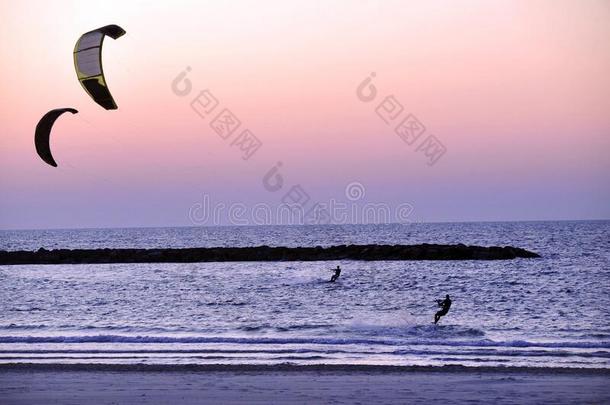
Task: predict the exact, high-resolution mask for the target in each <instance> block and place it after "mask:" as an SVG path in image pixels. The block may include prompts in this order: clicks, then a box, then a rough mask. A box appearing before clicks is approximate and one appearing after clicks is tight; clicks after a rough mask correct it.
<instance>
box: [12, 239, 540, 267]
mask: <svg viewBox="0 0 610 405" xmlns="http://www.w3.org/2000/svg"><path fill="white" fill-rule="evenodd" d="M539 257H540V255H538V254H537V253H534V252H530V251H528V250H525V249H522V248H517V247H513V246H504V247H500V246H490V247H484V246H466V245H463V244H457V245H436V244H427V243H424V244H419V245H338V246H329V247H321V246H316V247H270V246H254V247H212V248H181V249H170V248H168V249H109V248H106V249H55V250H46V249H44V248H40V249H38V250H37V251H24V250H17V251H5V250H0V265H18V264H93V263H100V264H101V263H196V262H267V261H329V260H365V261H382V260H511V259H516V258H539Z"/></svg>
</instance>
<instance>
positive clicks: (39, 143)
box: [34, 108, 78, 167]
mask: <svg viewBox="0 0 610 405" xmlns="http://www.w3.org/2000/svg"><path fill="white" fill-rule="evenodd" d="M65 112H71V113H72V114H76V113H77V112H78V111H76V110H75V109H74V108H57V109H55V110H51V111H49V112H48V113H46V114H45V115H44V116H43V117H42V118H41V119H40V121H38V125H36V133H35V134H34V145H35V146H36V152H38V156H40V158H41V159H42V160H44V161H45V162H46V163H48V164H50V165H51V166H53V167H57V163H56V162H55V159H53V155H52V154H51V147H50V145H49V136H50V135H51V128H53V124H54V123H55V120H56V119H57V118H58V117H59V116H60V115H62V114H63V113H65Z"/></svg>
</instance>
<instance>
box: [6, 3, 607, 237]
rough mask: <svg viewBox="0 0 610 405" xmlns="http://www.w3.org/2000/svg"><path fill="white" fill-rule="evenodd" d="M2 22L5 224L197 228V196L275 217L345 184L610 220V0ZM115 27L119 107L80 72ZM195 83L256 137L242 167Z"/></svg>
mask: <svg viewBox="0 0 610 405" xmlns="http://www.w3.org/2000/svg"><path fill="white" fill-rule="evenodd" d="M0 14H1V15H2V16H3V24H2V25H0V35H1V37H2V41H1V42H0V58H1V60H2V61H3V62H2V64H0V73H1V77H3V79H4V82H3V86H2V93H1V101H2V109H0V130H1V133H2V137H1V138H0V187H1V189H2V198H0V228H2V229H14V228H62V227H99V226H104V227H107V226H108V227H109V226H166V225H167V226H168V225H191V224H192V221H191V220H190V219H189V216H188V213H189V208H190V207H192V206H193V204H196V203H197V202H199V201H201V199H202V195H203V194H207V195H210V196H211V198H212V200H214V201H216V202H224V203H226V204H230V203H233V202H243V203H244V204H246V205H248V206H252V205H254V204H257V203H267V204H271V205H274V204H277V203H278V202H279V201H280V199H281V197H282V195H283V194H284V193H285V192H286V191H288V187H290V186H292V185H294V184H300V185H302V187H303V188H304V189H305V190H306V191H307V193H308V194H309V195H310V196H311V199H312V201H313V200H316V201H328V200H329V199H337V200H345V194H344V193H345V191H344V190H345V187H346V185H347V184H349V183H352V182H359V183H361V184H362V185H363V186H364V187H365V189H366V195H365V197H364V198H363V199H362V200H360V201H359V203H366V202H370V203H387V204H389V205H392V206H395V205H398V204H401V203H409V204H411V205H412V206H413V207H414V211H413V220H418V221H469V220H488V221H489V220H536V219H591V218H610V204H609V203H610V182H609V181H608V173H609V172H610V159H609V158H608V156H607V155H608V152H609V151H610V74H609V72H610V45H609V41H608V39H609V38H610V3H608V2H606V1H587V0H585V1H575V0H574V1H550V0H549V1H514V2H507V1H496V2H488V1H458V2H455V1H433V2H429V1H418V2H407V1H378V2H374V1H369V2H365V1H347V0H346V1H319V2H316V1H311V0H307V1H264V2H257V1H228V2H220V1H210V2H195V1H193V2H171V3H170V2H158V3H152V2H127V1H104V2H98V3H96V4H95V7H94V8H91V3H90V2H80V1H53V2H46V1H36V2H2V3H1V5H0ZM107 24H119V25H121V26H122V27H123V28H125V30H126V31H127V34H126V35H125V36H124V37H122V38H119V39H117V40H116V41H115V40H112V39H109V38H108V39H106V41H105V47H104V55H103V57H104V70H105V73H106V78H107V80H108V83H109V86H110V89H111V91H112V93H113V95H114V98H115V100H116V102H117V104H118V106H119V109H118V110H116V111H105V110H103V109H102V108H101V107H99V106H98V105H97V104H95V103H93V102H92V101H91V100H90V99H89V98H88V96H87V95H86V94H85V93H84V91H83V90H82V88H81V87H80V85H79V84H78V82H77V80H76V75H75V72H74V67H73V64H72V49H73V47H74V43H75V42H76V40H77V39H78V37H79V35H80V34H82V33H83V32H86V31H89V30H91V29H94V28H97V27H100V26H103V25H107ZM187 66H189V67H191V69H192V70H191V72H190V73H189V75H188V78H189V80H191V82H192V84H193V90H192V92H191V94H189V95H187V96H185V97H179V96H177V95H176V94H174V93H173V91H172V88H171V84H172V81H173V80H174V78H175V77H176V76H177V75H178V74H180V72H182V71H183V70H184V69H185V68H186V67H187ZM371 72H375V73H376V77H375V79H374V81H373V84H374V85H375V87H376V88H377V89H378V96H377V98H376V99H375V100H374V101H373V102H370V103H364V102H362V101H360V100H359V99H358V98H357V97H356V88H357V86H358V85H359V84H360V83H361V82H362V81H363V80H364V79H365V78H366V77H367V76H368V75H369V74H370V73H371ZM203 89H209V90H210V91H211V92H212V93H213V95H214V96H215V97H216V98H217V99H218V100H219V102H220V103H219V107H218V110H215V112H219V111H220V109H222V108H229V109H230V110H231V111H232V112H233V113H234V114H235V115H236V116H237V117H238V118H239V119H240V120H241V122H242V126H241V127H240V129H239V131H240V130H241V129H244V128H248V129H250V130H251V131H252V132H253V133H254V134H255V135H256V136H257V137H258V138H259V139H260V140H261V141H262V143H263V146H262V147H261V148H260V149H259V150H258V151H257V153H256V154H254V155H253V156H252V157H251V158H250V159H249V160H247V161H244V160H242V159H241V154H240V152H239V150H238V149H237V148H236V147H235V146H231V139H229V140H228V141H225V140H223V139H222V138H220V137H219V136H218V135H217V134H216V133H215V132H214V131H213V130H212V129H211V128H210V125H209V124H210V120H211V118H213V117H206V118H205V119H202V118H200V117H199V116H198V115H197V114H196V113H195V112H194V111H193V110H192V109H191V108H190V106H189V103H190V101H191V100H192V99H193V98H194V97H195V96H196V94H197V93H198V92H199V91H201V90H203ZM389 95H393V96H394V97H395V98H396V100H398V101H399V102H400V103H401V104H402V105H403V106H404V114H405V115H406V114H408V113H412V114H414V115H415V116H417V118H418V119H419V120H420V121H421V122H422V123H423V124H424V125H425V126H426V130H427V132H426V133H425V134H424V137H425V136H427V135H429V134H433V135H435V136H436V137H437V139H438V140H440V141H441V142H442V144H443V145H444V146H445V147H446V150H447V152H446V153H445V154H444V155H443V156H442V157H441V158H440V159H439V160H438V162H437V163H436V164H434V165H432V166H430V165H428V164H427V160H426V156H425V155H424V154H423V153H421V152H417V151H416V148H417V145H418V143H416V144H414V145H411V146H410V145H407V144H406V143H405V142H403V141H402V140H401V139H400V138H399V137H398V136H397V135H396V134H395V133H394V132H393V126H392V125H386V124H385V123H384V122H383V121H382V120H381V118H379V117H378V116H377V115H376V114H375V108H376V106H377V105H378V104H379V103H380V102H381V101H382V100H383V98H384V97H386V96H389ZM58 107H74V108H76V109H78V110H79V111H80V113H79V114H77V115H69V114H68V115H64V116H63V117H61V118H60V119H59V120H58V121H57V123H56V125H55V127H54V131H53V134H52V138H51V147H52V150H53V153H54V156H55V159H56V160H57V162H58V164H59V167H58V168H52V167H50V166H48V165H46V164H45V163H44V162H42V160H40V159H39V158H38V156H37V155H36V153H35V149H34V146H33V133H34V128H35V126H36V123H37V122H38V120H39V119H40V117H41V116H42V115H43V114H44V113H45V112H46V111H48V110H50V109H53V108H58ZM401 117H402V116H401ZM424 137H422V138H421V139H424ZM421 139H420V140H421ZM278 161H281V162H282V163H283V166H282V175H283V176H284V177H285V179H286V187H285V188H284V189H283V190H282V191H280V192H277V193H272V192H269V191H267V190H265V189H264V188H263V186H262V181H261V179H262V177H263V176H264V174H265V173H266V172H267V171H268V170H269V169H270V168H271V167H272V166H273V165H274V164H275V163H276V162H278Z"/></svg>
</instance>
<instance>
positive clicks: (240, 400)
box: [0, 365, 610, 405]
mask: <svg viewBox="0 0 610 405" xmlns="http://www.w3.org/2000/svg"><path fill="white" fill-rule="evenodd" d="M46 366H47V368H46V369H45V368H44V367H39V366H38V365H36V367H35V368H27V367H14V366H8V368H7V366H6V365H2V366H0V398H2V401H3V403H6V404H11V405H16V404H28V405H29V404H41V403H61V404H82V403H95V404H97V403H100V404H102V403H103V404H130V405H134V404H135V405H139V404H150V403H155V404H168V405H174V404H181V405H191V404H193V405H194V404H201V403H222V404H245V403H247V404H270V403H281V404H314V403H315V404H318V403H335V404H343V403H345V404H355V403H360V404H398V403H401V404H403V403H409V404H411V403H417V404H420V403H421V404H430V403H448V404H453V403H476V404H479V403H480V404H491V403H493V404H541V403H552V404H573V403H609V402H610V388H608V387H609V385H608V381H609V380H610V379H609V375H610V373H608V372H607V370H606V371H604V372H599V371H596V372H583V370H578V371H576V372H566V371H561V372H558V371H557V370H546V369H542V370H541V369H519V368H512V369H501V368H496V369H494V370H493V371H492V370H491V369H490V368H478V367H477V368H474V369H464V368H456V367H451V366H449V367H437V368H426V367H423V368H422V367H419V368H415V367H408V368H404V367H399V368H397V369H396V368H394V367H370V366H359V367H345V366H339V367H333V366H325V367H309V366H308V367H295V366H287V365H285V366H274V367H261V366H255V367H249V368H244V367H243V366H235V367H233V366H232V367H214V368H212V367H209V366H206V367H203V368H202V367H197V368H185V367H184V366H181V367H179V368H176V367H174V366H167V367H159V366H155V367H153V368H151V367H148V366H144V367H142V366H141V365H140V366H137V367H138V368H134V367H129V368H125V367H123V370H120V369H117V368H116V367H115V368H114V369H105V370H104V369H99V367H98V369H91V368H87V367H85V368H82V367H81V369H80V370H78V369H76V368H74V366H70V368H65V367H64V368H63V369H57V368H56V369H53V368H51V369H50V368H49V367H48V365H46ZM84 366H89V365H84ZM113 367H114V366H113ZM488 371H489V372H488Z"/></svg>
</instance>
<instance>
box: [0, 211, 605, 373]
mask: <svg viewBox="0 0 610 405" xmlns="http://www.w3.org/2000/svg"><path fill="white" fill-rule="evenodd" d="M373 243H378V244H415V243H441V244H445V243H451V244H453V243H464V244H472V245H483V246H491V245H499V246H505V245H512V246H516V247H521V248H525V249H528V250H531V251H533V252H536V253H539V254H540V255H541V256H542V258H540V259H516V260H508V261H375V262H364V261H327V262H256V263H253V262H231V263H229V262H225V263H180V264H166V263H152V264H94V265H90V264H78V265H18V266H0V314H1V315H0V363H86V364H90V363H109V364H140V363H142V364H280V363H291V364H299V365H312V364H335V365H344V364H349V365H351V364H358V365H397V366H398V365H399V366H403V365H427V366H439V365H450V364H451V365H454V364H459V365H464V366H487V367H500V366H525V367H545V368H547V367H548V368H553V367H570V368H605V369H608V368H610V310H609V309H608V308H610V289H609V286H610V283H609V281H610V221H558V222H496V223H492V222H488V223H430V224H404V225H403V224H395V225H392V224H389V225H341V226H330V225H328V226H261V227H189V228H137V229H135V228H134V229H81V230H27V231H0V249H2V250H37V249H39V248H41V247H44V248H46V249H57V248H117V247H125V248H153V247H155V248H167V247H175V248H179V247H213V246H259V245H269V246H317V245H320V246H331V245H340V244H373ZM337 265H340V266H341V268H342V269H343V272H342V274H341V277H340V278H339V280H338V281H337V282H336V283H329V282H328V280H329V279H330V277H331V275H332V269H333V268H334V267H336V266H337ZM445 294H449V295H450V296H451V298H452V300H453V305H452V307H451V310H450V311H449V313H448V314H447V316H445V317H444V318H442V319H441V321H440V322H439V324H438V325H434V324H433V322H432V321H433V317H434V313H435V312H436V311H437V310H438V307H437V306H436V303H435V301H436V300H437V299H441V298H444V296H445Z"/></svg>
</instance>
